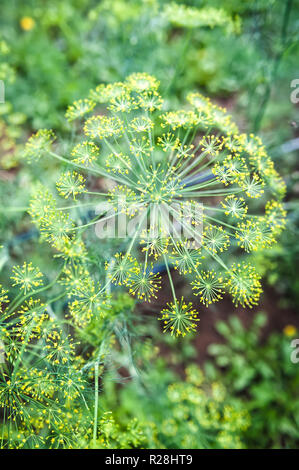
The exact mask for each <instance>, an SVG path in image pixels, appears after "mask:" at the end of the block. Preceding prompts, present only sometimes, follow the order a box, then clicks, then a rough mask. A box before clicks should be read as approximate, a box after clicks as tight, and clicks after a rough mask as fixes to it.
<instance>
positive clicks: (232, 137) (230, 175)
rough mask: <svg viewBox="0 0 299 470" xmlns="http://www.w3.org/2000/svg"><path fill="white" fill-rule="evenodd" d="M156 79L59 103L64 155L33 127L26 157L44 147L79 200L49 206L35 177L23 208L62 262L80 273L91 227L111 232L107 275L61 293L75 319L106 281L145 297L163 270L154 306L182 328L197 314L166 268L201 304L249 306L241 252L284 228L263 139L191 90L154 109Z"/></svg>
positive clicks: (250, 280)
mask: <svg viewBox="0 0 299 470" xmlns="http://www.w3.org/2000/svg"><path fill="white" fill-rule="evenodd" d="M184 13H186V15H187V13H188V12H187V10H186V11H185V12H184ZM168 14H170V13H168ZM187 16H188V15H187ZM198 21H200V18H198ZM219 21H220V20H219ZM158 88H159V82H158V81H157V79H156V78H155V77H152V76H150V75H148V74H146V73H134V74H132V75H130V76H129V77H127V79H126V80H125V81H124V82H116V83H112V84H108V85H105V84H100V85H99V86H98V87H96V89H95V90H91V91H90V94H89V96H88V97H86V98H85V99H83V100H79V101H77V102H75V103H74V104H73V105H72V106H70V107H69V108H68V110H67V113H66V117H67V119H69V120H71V121H72V120H75V119H78V125H77V127H76V129H77V134H76V132H75V133H74V135H75V141H74V142H73V141H72V147H71V148H69V150H68V151H67V152H66V153H65V152H64V154H63V155H61V154H60V153H59V146H58V145H57V144H54V135H53V133H52V132H51V131H47V130H42V131H39V132H38V133H37V134H35V135H33V136H31V137H30V139H29V141H28V143H27V145H26V148H25V156H27V157H28V159H29V160H30V161H32V160H33V159H34V158H37V159H38V158H40V157H42V156H46V155H48V156H49V157H52V158H56V159H57V160H58V161H60V162H61V163H63V164H64V165H65V166H67V169H66V170H64V172H63V173H62V175H61V176H60V178H59V180H58V182H57V190H58V193H59V194H60V195H61V196H63V198H67V197H70V196H71V197H73V198H74V199H75V198H76V199H78V200H77V201H76V204H74V205H72V206H70V207H68V206H65V207H64V205H63V201H62V202H60V203H59V205H58V203H57V199H56V197H54V195H53V194H52V193H51V192H50V191H49V190H48V189H46V188H43V187H42V186H39V187H38V188H37V190H36V192H35V193H34V194H33V197H32V200H31V206H30V214H31V216H32V218H33V221H34V223H35V224H36V225H37V226H38V228H39V229H40V232H41V234H42V237H43V239H44V240H46V241H48V242H49V243H50V244H51V245H52V246H53V247H54V248H55V250H56V251H57V252H58V256H62V257H63V258H64V259H65V260H66V262H67V263H70V264H72V263H74V261H75V260H76V262H77V261H79V260H80V263H82V265H84V266H85V267H86V269H87V271H89V266H88V263H89V261H90V259H91V257H92V242H91V239H92V236H91V232H90V230H91V229H92V228H93V227H94V228H95V233H96V235H97V237H99V238H100V239H104V240H105V239H107V238H113V239H114V242H113V243H114V245H113V246H115V250H114V255H113V254H112V256H111V254H110V252H109V253H107V255H106V264H105V267H106V277H105V279H104V280H103V281H102V280H101V282H100V284H99V285H98V284H97V282H98V281H95V280H93V279H92V276H91V274H90V275H89V276H90V277H91V278H90V279H89V281H87V280H85V277H84V281H82V283H81V285H80V286H78V287H77V289H76V295H75V299H72V301H71V302H70V311H71V315H72V316H73V317H74V318H75V319H76V322H80V316H81V317H82V318H81V320H82V321H83V323H84V322H86V321H89V320H90V319H91V318H92V316H93V315H96V316H97V315H99V316H101V315H102V311H103V309H104V310H105V309H106V307H107V305H108V304H109V302H108V303H106V304H105V305H106V307H105V308H103V305H104V304H103V302H106V300H107V297H106V295H107V291H109V290H110V288H111V286H112V285H114V286H117V287H122V288H124V289H127V291H128V292H129V293H130V294H131V295H132V296H135V297H136V298H137V299H138V300H140V301H151V299H153V298H155V297H156V296H157V294H158V291H159V290H160V289H161V287H162V279H161V276H160V274H161V270H162V269H163V270H164V271H166V272H167V276H168V278H169V283H170V286H171V291H172V296H173V303H172V304H171V305H169V306H168V307H167V308H166V309H164V311H162V316H161V318H162V319H163V321H164V324H165V328H164V329H165V330H170V331H171V333H172V334H175V335H184V334H186V333H188V332H191V331H193V330H194V329H195V325H196V321H197V317H196V313H195V312H194V309H193V307H192V305H191V304H189V303H188V304H187V303H185V302H184V301H183V300H178V299H177V297H176V290H175V285H174V282H173V279H172V269H173V268H174V269H176V270H177V271H178V273H179V274H180V275H182V276H185V277H186V278H187V280H188V281H190V283H191V287H192V290H193V292H194V294H195V296H197V298H198V299H199V300H200V302H202V303H203V305H205V306H209V305H211V304H212V303H214V302H217V301H219V300H220V299H221V298H222V297H223V296H224V295H225V294H229V295H230V296H231V298H232V301H233V302H234V303H235V305H239V304H240V305H243V306H252V305H256V303H257V302H258V300H259V296H260V294H261V292H262V289H261V284H260V276H259V274H258V273H257V272H256V271H255V269H254V267H253V266H252V265H251V264H250V262H249V261H248V258H247V257H248V254H249V253H251V252H255V251H258V250H262V249H265V248H267V247H269V246H271V245H272V244H273V243H275V241H276V239H277V237H278V235H279V233H280V232H281V230H282V229H283V228H284V225H285V215H286V213H285V210H284V208H283V204H282V202H281V199H282V197H283V195H284V192H285V184H284V182H283V180H282V179H281V178H280V176H279V175H278V173H277V172H276V170H275V168H274V165H273V162H272V160H271V158H270V157H269V155H268V154H267V151H266V148H265V146H264V145H263V143H262V141H261V139H260V138H259V137H257V136H255V135H253V134H250V135H247V134H244V133H240V132H239V130H238V127H237V126H236V124H235V123H234V122H233V121H232V119H231V117H230V116H229V114H228V113H227V112H226V110H225V109H224V108H221V107H219V106H217V105H215V104H213V103H212V102H211V101H210V100H209V99H208V98H207V97H205V96H203V95H201V94H200V93H197V92H193V93H190V94H189V95H188V96H187V104H186V105H185V106H184V107H183V108H182V109H178V110H163V100H162V97H161V96H160V95H159V92H158ZM92 113H93V114H92ZM82 120H84V122H83V124H82V129H81V130H80V123H81V122H82ZM82 132H83V134H82ZM94 188H96V189H94ZM59 206H60V207H59ZM58 207H59V208H58ZM92 207H93V208H94V210H93V211H92V210H91V209H92ZM89 253H91V255H89ZM104 256H105V255H104ZM236 257H237V258H238V263H235V262H234V261H235V259H236Z"/></svg>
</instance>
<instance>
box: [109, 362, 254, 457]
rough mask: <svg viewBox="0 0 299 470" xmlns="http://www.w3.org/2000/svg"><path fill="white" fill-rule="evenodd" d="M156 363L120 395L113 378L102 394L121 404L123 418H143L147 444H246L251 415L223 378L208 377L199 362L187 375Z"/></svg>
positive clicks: (111, 403)
mask: <svg viewBox="0 0 299 470" xmlns="http://www.w3.org/2000/svg"><path fill="white" fill-rule="evenodd" d="M154 365H155V367H151V368H150V369H148V370H147V371H146V373H142V374H141V375H140V376H137V377H136V378H134V379H133V380H131V381H129V382H127V383H125V384H123V385H122V386H121V389H120V391H118V393H117V394H116V388H115V387H116V386H115V384H114V383H113V381H112V380H111V379H112V377H111V376H110V377H108V378H107V379H106V380H104V390H103V395H102V399H103V400H104V403H106V406H108V407H113V408H114V409H117V416H118V417H119V419H120V421H121V422H124V423H126V422H127V421H128V420H130V419H131V417H132V416H135V417H137V419H138V421H139V423H140V426H141V428H142V429H143V433H144V436H145V442H144V447H146V448H158V449H159V448H166V449H169V448H170V449H173V448H175V449H178V448H179V449H184V448H185V449H190V448H191V449H202V448H242V447H243V443H242V439H241V438H240V436H241V435H242V433H243V431H244V430H246V429H247V428H248V426H249V424H250V418H249V415H248V413H247V411H246V410H245V409H244V408H243V407H242V405H241V404H240V402H239V401H238V400H235V399H233V400H231V399H230V398H229V396H228V392H227V390H226V389H225V388H224V387H223V386H222V385H221V383H219V382H213V383H212V384H209V383H208V382H206V381H205V378H204V376H203V374H202V372H201V370H200V369H199V368H198V367H197V366H195V365H190V366H189V367H188V368H187V369H186V378H185V379H184V380H182V379H181V378H179V377H177V376H173V374H171V373H169V371H168V370H167V369H165V366H166V364H165V363H164V362H163V361H161V360H160V361H159V360H158V361H157V360H156V361H155V362H154ZM116 397H117V398H116ZM115 399H116V400H117V401H116V402H115V401H114V400H115Z"/></svg>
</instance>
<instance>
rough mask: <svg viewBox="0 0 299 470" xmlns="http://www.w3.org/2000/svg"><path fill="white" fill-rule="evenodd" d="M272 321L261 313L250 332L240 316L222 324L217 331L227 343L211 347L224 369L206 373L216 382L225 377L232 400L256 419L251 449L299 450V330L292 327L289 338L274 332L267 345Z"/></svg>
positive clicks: (209, 369)
mask: <svg viewBox="0 0 299 470" xmlns="http://www.w3.org/2000/svg"><path fill="white" fill-rule="evenodd" d="M266 321H267V317H266V315H265V314H262V313H259V314H256V315H255V317H254V319H253V321H252V325H251V327H250V328H249V329H245V328H244V326H243V325H242V323H241V322H240V320H239V318H237V317H236V316H231V317H230V318H229V321H228V322H227V323H224V322H220V323H218V324H217V330H218V332H219V333H220V334H221V336H223V338H224V340H225V342H224V344H213V345H211V346H209V353H210V354H211V355H212V356H214V358H215V359H214V360H215V364H216V365H217V367H218V368H217V369H215V366H213V365H212V364H210V363H209V364H207V366H206V371H207V373H208V375H209V376H210V377H213V378H215V377H218V376H219V375H220V376H221V378H222V379H223V380H224V384H225V385H227V386H228V387H229V388H230V391H231V394H232V396H233V397H237V398H239V399H241V400H242V401H243V402H244V404H246V408H247V409H248V411H249V413H250V415H251V416H252V417H253V419H252V422H251V426H250V428H248V430H247V431H246V432H245V434H244V441H245V444H246V446H248V447H250V448H252V447H256V448H269V447H274V448H280V447H286V448H296V447H297V446H298V443H299V433H298V424H299V406H298V400H297V391H298V385H299V374H298V364H295V363H293V362H292V361H291V353H292V351H293V349H292V347H291V340H292V338H294V336H295V335H296V328H294V327H286V328H285V330H284V334H282V333H272V334H271V336H270V337H269V339H267V341H266V342H265V343H261V342H260V333H261V328H262V327H263V326H264V325H265V323H266ZM219 368H220V369H219ZM220 370H221V374H220Z"/></svg>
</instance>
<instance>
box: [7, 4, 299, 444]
mask: <svg viewBox="0 0 299 470" xmlns="http://www.w3.org/2000/svg"><path fill="white" fill-rule="evenodd" d="M298 39H299V2H298V0H297V1H296V0H286V1H284V2H281V1H279V0H252V1H251V0H243V1H242V2H240V1H238V0H226V1H225V2H223V1H220V0H207V1H200V0H198V1H196V0H194V1H192V0H190V1H187V0H186V1H179V0H177V2H176V3H175V2H170V1H167V0H139V1H137V0H114V1H113V2H111V1H107V0H103V1H95V0H65V1H63V2H61V1H60V0H51V1H50V0H43V1H34V0H28V1H26V2H22V1H21V0H9V1H8V0H5V1H3V2H2V4H1V16H0V80H3V81H4V83H5V103H3V104H0V203H1V207H5V208H6V210H5V212H4V211H1V208H0V212H1V213H0V245H2V248H1V252H0V270H1V272H0V280H1V283H2V284H4V285H5V284H6V281H7V272H8V270H9V269H10V267H11V266H12V265H13V264H15V263H21V262H22V261H23V260H24V259H28V258H30V259H31V260H32V261H35V262H36V264H37V265H38V266H39V267H40V268H41V269H44V271H45V272H48V273H49V272H50V271H51V270H52V271H55V260H54V261H53V260H52V254H51V251H50V249H49V251H47V250H46V249H45V247H44V246H42V247H41V246H39V245H38V244H37V233H36V232H35V230H34V229H33V228H32V225H31V223H30V220H29V217H28V215H27V214H26V210H25V208H26V207H27V206H28V199H29V194H30V187H31V186H32V185H34V184H35V182H36V181H55V179H56V176H57V167H56V166H55V164H53V163H51V162H46V163H44V162H42V163H37V164H36V165H35V166H34V167H30V168H29V167H28V166H25V165H24V163H23V161H22V149H23V144H24V142H25V140H26V139H27V138H28V136H29V135H30V134H31V133H32V132H33V131H35V130H37V129H38V128H44V127H48V128H53V129H54V130H55V131H56V133H57V134H58V135H59V136H60V137H61V138H62V139H63V137H64V134H65V132H66V131H67V130H68V124H67V123H66V121H65V119H64V112H65V109H66V107H67V106H68V105H69V104H70V103H71V102H72V101H73V100H75V99H79V98H82V97H85V96H88V93H89V90H90V89H91V88H93V87H95V86H96V85H98V84H99V83H108V82H111V81H117V80H122V79H124V77H126V76H127V75H128V74H130V73H132V72H137V71H142V72H148V73H151V74H154V75H155V76H156V77H157V78H158V79H159V80H160V82H161V92H162V95H163V96H164V97H166V107H168V108H171V107H172V106H173V105H174V104H177V103H181V102H182V101H183V100H184V98H185V95H186V93H187V92H189V91H196V90H197V91H200V92H202V93H203V94H206V95H208V96H210V97H211V98H212V99H213V100H214V101H215V102H217V103H219V104H221V105H224V106H225V107H226V108H227V109H229V111H230V112H231V113H232V114H233V115H234V117H235V119H236V121H237V123H238V125H239V127H240V129H242V130H244V131H245V132H248V133H250V132H256V133H258V134H259V135H260V136H261V137H262V138H263V140H264V142H265V143H266V146H267V149H268V152H269V154H270V155H271V157H272V158H273V159H274V161H275V165H276V168H277V170H278V171H279V172H280V173H281V174H282V175H283V177H284V179H285V181H286V184H287V189H288V192H287V199H286V202H285V208H286V209H287V210H288V223H287V229H286V230H285V232H284V233H283V235H282V237H281V239H280V241H279V243H278V244H276V245H275V246H274V247H273V248H271V249H268V250H265V251H264V252H262V253H259V254H258V255H253V256H252V262H253V263H255V265H256V266H257V269H258V270H259V271H261V272H262V273H263V274H264V288H265V293H264V297H263V299H262V302H261V304H260V305H259V307H258V308H256V309H254V310H253V311H247V310H245V309H242V308H239V309H238V311H237V312H232V311H231V307H230V304H228V303H227V302H226V301H225V299H224V300H223V301H222V302H219V304H218V305H217V307H214V308H213V309H212V308H211V309H209V310H206V309H204V308H201V311H202V314H201V322H200V334H199V337H195V336H194V337H191V339H188V340H186V339H184V340H173V339H172V338H167V337H163V336H162V335H161V332H160V331H159V329H158V328H159V327H158V326H157V325H156V323H154V322H153V323H151V310H150V307H149V306H146V305H145V306H143V307H142V308H141V309H140V307H138V311H137V312H136V309H135V311H134V307H135V305H134V302H132V301H131V300H130V299H128V298H120V299H119V301H118V303H117V305H116V306H115V309H116V310H117V312H118V313H119V312H121V314H122V315H123V317H124V319H125V320H124V321H125V323H126V324H131V323H132V324H133V325H134V329H132V328H131V329H130V328H128V331H127V333H126V335H127V336H126V341H125V342H124V339H123V336H122V337H120V338H117V339H116V341H118V342H119V344H120V346H119V348H117V347H116V348H115V349H114V352H113V353H111V357H110V360H109V361H108V362H109V363H108V364H106V365H105V374H104V378H103V381H102V383H101V390H102V391H101V405H100V406H101V410H102V411H103V417H102V421H101V426H102V429H103V431H102V433H103V436H104V437H103V440H104V443H105V445H106V446H108V447H109V446H110V447H113V446H114V447H128V446H129V447H140V446H141V447H153V446H156V447H159V446H160V447H168V448H183V447H185V448H188V447H195V448H197V447H202V446H205V447H221V446H227V447H230V446H233V447H238V446H240V445H241V444H240V443H241V442H242V443H243V445H244V446H247V447H298V445H299V405H298V401H297V402H296V399H297V390H298V385H299V364H293V363H291V361H290V354H291V351H292V349H291V346H290V343H291V340H292V339H293V338H296V337H299V332H298V328H299V317H298V307H299V270H298V264H299V244H298V239H299V202H298V193H299V167H298V160H297V157H298V149H299V107H298V104H297V103H293V102H292V101H291V98H290V96H291V92H292V91H293V89H292V88H291V82H292V81H293V80H294V79H296V78H299V77H298V62H299V42H298ZM296 74H297V75H296ZM298 95H299V93H298ZM298 98H299V96H298ZM298 101H299V99H298ZM10 206H11V207H19V208H20V210H19V211H18V212H15V211H12V212H11V213H10V212H9V207H10ZM96 249H97V250H99V251H100V250H101V248H100V247H97V248H96ZM95 256H97V253H96V252H95ZM99 256H100V253H99ZM181 288H182V290H183V291H184V286H182V287H181ZM186 295H188V292H187V293H186ZM261 311H263V313H261ZM140 312H142V313H143V315H140ZM236 315H237V316H236ZM132 316H133V320H132V321H130V322H129V321H128V318H130V319H132ZM144 316H146V326H145V322H144ZM80 340H82V341H83V342H85V344H86V345H88V346H86V347H87V348H95V347H96V346H97V345H98V344H99V342H100V341H101V338H100V337H99V336H98V335H97V331H96V325H91V326H89V328H88V329H87V331H85V332H84V338H80ZM124 344H125V346H124ZM153 345H154V346H153ZM123 346H124V347H123ZM196 364H197V365H200V368H201V369H198V367H197V366H195V365H196ZM201 371H202V372H201ZM220 409H221V410H222V411H221V413H222V415H223V416H224V417H225V418H223V419H224V422H223V423H220V422H219V413H220V411H219V410H220ZM107 410H112V412H113V415H110V414H109V413H107V412H106V411H107ZM223 410H225V412H223ZM136 423H137V424H136Z"/></svg>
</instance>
